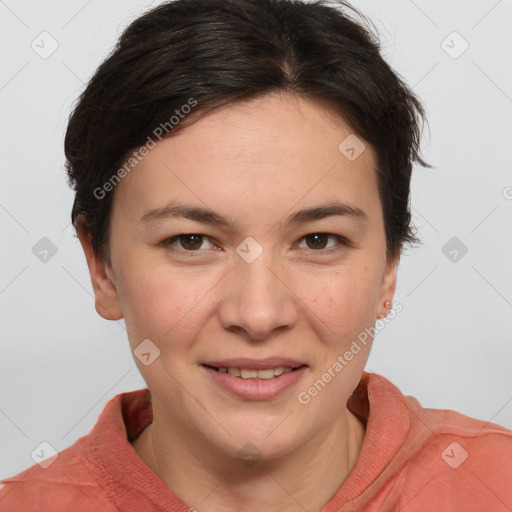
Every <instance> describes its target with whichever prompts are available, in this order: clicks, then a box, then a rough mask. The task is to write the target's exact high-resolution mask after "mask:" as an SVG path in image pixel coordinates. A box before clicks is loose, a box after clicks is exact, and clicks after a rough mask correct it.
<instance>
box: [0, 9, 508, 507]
mask: <svg viewBox="0 0 512 512" xmlns="http://www.w3.org/2000/svg"><path fill="white" fill-rule="evenodd" d="M354 14H357V13H355V11H353V10H352V9H351V8H350V6H349V5H347V4H344V3H341V2H340V3H339V8H335V7H331V6H329V5H328V4H326V3H321V2H319V3H315V4H312V3H302V2H293V1H291V0H260V1H258V2H255V1H250V0H236V1H234V0H233V1H226V0H177V1H174V2H169V3H166V4H163V5H161V6H159V7H157V8H156V9H154V10H152V11H150V12H148V13H147V14H145V15H144V16H142V17H141V18H139V19H137V20H135V21H134V22H133V23H132V24H131V25H130V26H129V27H128V28H127V29H126V31H125V32H124V33H123V35H122V36H121V38H120V41H119V43H118V45H117V47H116V49H115V51H114V52H113V53H112V54H111V55H110V56H109V57H108V58H107V59H106V60H105V62H104V63H103V64H102V65H101V66H100V67H99V68H98V70H97V72H96V74H95V75H94V77H93V78H92V79H91V81H90V83H89V84H88V86H87V88H86V90H85V91H84V93H83V94H82V95H81V97H80V101H79V102H78V104H77V106H76V108H75V110H74V112H73V114H72V116H71V118H70V121H69V125H68V130H67V134H66V140H65V147H66V157H67V171H68V175H69V179H70V183H71V185H72V186H73V188H74V190H75V192H76V197H75V203H74V206H73V212H72V220H73V224H74V226H75V227H76V230H77V233H78V236H79V239H80V242H81V244H82V247H83V250H84V253H85V255H86V258H87V263H88V266H89V271H90V276H91V281H92V285H93V288H94V293H95V300H96V310H97V312H98V313H99V314H100V315H101V316H102V317H103V318H105V319H109V320H117V319H120V318H124V320H125V322H126V327H127V332H128V338H129V342H130V346H131V349H132V351H133V354H134V357H135V361H136V363H137V365H138V367H139V369H140V372H141V374H142V376H143V378H144V379H145V382H146V383H147V386H148V389H144V390H139V391H135V392H131V393H124V394H121V395H118V396H117V397H115V398H114V399H113V400H111V401H110V402H109V403H108V405H107V406H106V407H105V409H104V411H103V413H102V414H101V416H100V418H99V420H98V422H97V424H96V426H95V427H94V429H93V430H92V432H91V433H90V434H89V435H88V436H86V437H84V438H81V439H80V440H79V441H77V442H76V443H75V444H74V445H73V446H71V447H70V448H68V449H67V450H65V451H63V452H61V453H60V454H58V455H56V456H54V457H51V458H50V459H46V460H44V461H41V463H40V464H38V465H35V466H33V467H32V468H29V469H28V470H26V471H25V472H23V473H21V474H20V475H18V476H16V477H13V478H9V479H6V480H4V488H3V489H2V494H1V495H0V505H1V506H2V510H5V511H13V510H25V511H27V510H52V511H56V510H58V511H60V510H62V511H64V510H74V511H76V510H84V511H89V510H102V511H110V510H112V511H114V510H123V511H129V510H133V511H135V510H137V511H140V510H162V511H164V510H166V511H167V510H168V511H171V510H173V511H178V510H183V511H186V510H190V511H192V510H197V511H199V512H202V511H221V510H246V511H252V510H254V511H257V510H258V511H259V510H264V509H269V510H277V511H281V510H282V511H295V510H309V511H319V510H322V511H329V512H330V511H342V510H347V511H348V510H351V511H354V510H364V511H368V510H389V511H391V510H408V511H420V510H421V511H423V510H444V511H447V510H453V511H455V510H457V511H461V510H464V511H469V510H475V511H476V510H479V511H481V510H501V509H505V508H503V507H505V506H508V507H510V506H511V505H512V490H511V486H510V477H511V476H512V432H511V431H509V430H507V429H505V428H502V427H500V426H498V425H494V424H491V423H485V422H483V421H479V420H476V419H472V418H468V417H466V416H463V415H461V414H458V413H456V412H453V411H437V410H429V409H424V408H422V407H421V405H420V404H419V403H418V402H417V401H416V400H415V399H414V398H411V397H404V396H403V395H402V394H401V393H400V391H399V390H398V389H397V388H396V387H395V386H394V385H393V384H391V383H390V382H389V381H388V380H386V379H385V378H384V377H382V376H379V375H376V374H370V373H366V372H364V367H365V363H366V361H367V359H368V356H369V352H370V348H371V345H372V338H373V334H374V332H375V325H376V322H378V321H381V322H382V321H384V320H385V319H386V317H387V316H388V315H394V314H396V312H397V311H399V310H400V305H399V304H393V295H394V291H395V286H396V270H397V264H398V261H399V257H400V253H401V250H402V248H403V246H404V245H405V244H407V243H411V242H414V241H415V238H414V235H413V233H412V229H411V225H410V218H411V216H410V210H409V187H410V177H411V169H412V165H413V163H415V162H417V163H420V164H422V165H426V163H425V162H424V161H423V160H422V159H421V157H420V155H419V139H420V122H421V120H422V118H423V117H424V113H423V109H422V107H421V104H420V103H419V101H418V100H417V98H416V97H415V96H414V95H413V94H412V92H411V91H410V90H409V89H408V88H407V86H406V85H405V84H404V83H403V82H402V81H401V80H400V79H399V78H398V76H397V75H396V74H395V73H394V72H393V71H392V70H391V69H390V67H389V66H388V65H387V64H386V63H385V62H384V60H383V59H382V57H381V56H380V54H379V48H378V45H377V43H376V42H375V41H374V40H373V39H372V37H371V35H370V33H369V32H368V31H367V29H366V28H365V27H364V25H363V24H361V22H358V21H355V19H354V17H353V15H354ZM500 507H501V508H500Z"/></svg>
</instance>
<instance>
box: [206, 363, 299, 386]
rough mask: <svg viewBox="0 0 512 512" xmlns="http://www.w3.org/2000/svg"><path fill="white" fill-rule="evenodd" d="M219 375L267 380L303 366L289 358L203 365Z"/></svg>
mask: <svg viewBox="0 0 512 512" xmlns="http://www.w3.org/2000/svg"><path fill="white" fill-rule="evenodd" d="M204 366H208V367H210V368H212V369H214V370H216V371H218V372H219V373H227V374H229V375H232V376H233V377H240V378H242V379H261V380H269V379H273V378H274V377H279V376H280V375H282V374H283V373H289V372H292V371H294V370H296V369H297V368H300V367H302V366H305V365H304V363H301V362H298V361H295V360H293V359H289V358H282V357H270V358H266V359H247V358H240V359H226V360H222V361H212V362H207V363H204Z"/></svg>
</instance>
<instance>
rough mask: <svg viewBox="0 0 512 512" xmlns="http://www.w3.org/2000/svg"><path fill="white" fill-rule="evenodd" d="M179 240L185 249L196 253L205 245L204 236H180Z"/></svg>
mask: <svg viewBox="0 0 512 512" xmlns="http://www.w3.org/2000/svg"><path fill="white" fill-rule="evenodd" d="M179 240H180V243H181V246H182V247H183V249H185V250H187V251H196V250H197V249H200V248H201V245H202V243H203V237H202V235H194V234H191V235H180V236H179Z"/></svg>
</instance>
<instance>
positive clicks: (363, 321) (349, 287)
mask: <svg viewBox="0 0 512 512" xmlns="http://www.w3.org/2000/svg"><path fill="white" fill-rule="evenodd" d="M303 289H304V293H303V295H302V297H304V299H303V303H304V305H305V306H306V308H307V310H309V311H310V312H311V313H313V315H311V314H310V315H309V316H312V317H313V318H317V323H318V322H319V321H321V322H320V324H321V327H320V328H321V329H322V332H323V333H324V339H325V336H327V338H329V339H332V340H333V344H336V345H339V344H340V341H342V342H346V340H347V339H352V338H353V337H355V336H357V334H358V333H359V332H361V331H362V330H364V329H365V327H368V326H370V325H373V323H374V322H375V318H374V309H375V304H374V302H375V300H374V297H376V296H378V289H379V281H378V278H377V276H376V275H375V274H374V273H371V272H370V271H369V270H368V268H366V267H362V268H361V269H360V270H359V271H358V270H357V269H354V268H351V269H348V268H347V269H344V270H340V271H335V272H333V273H331V274H329V276H327V277H326V278H324V279H318V278H317V279H316V280H313V281H312V280H311V279H309V280H308V281H307V282H304V285H303ZM322 326H323V327H322Z"/></svg>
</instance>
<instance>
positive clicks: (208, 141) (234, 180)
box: [116, 94, 377, 218]
mask: <svg viewBox="0 0 512 512" xmlns="http://www.w3.org/2000/svg"><path fill="white" fill-rule="evenodd" d="M347 149H348V150H349V151H348V152H347ZM354 156H355V158H354ZM374 166H375V158H374V153H373V150H372V148H371V147H369V146H368V144H365V143H364V142H363V141H362V140H361V139H360V138H359V137H357V136H356V135H355V134H354V133H353V131H352V130H351V129H350V127H349V125H348V124H347V123H346V122H345V121H344V120H343V118H341V117H340V116H339V115H337V114H335V113H334V112H332V111H330V110H329V109H328V108H326V107H324V106H322V105H320V104H318V103H316V102H313V101H310V100H307V99H304V98H302V97H298V96H294V95H288V94H279V95H268V96H264V97H259V98H257V99H254V100H250V101H247V102H243V103H236V104H232V105H229V106H227V107H224V108H222V109H220V110H218V111H215V112H213V113H211V114H209V115H207V116H206V117H204V118H202V119H200V120H199V121H196V122H195V123H193V124H191V125H189V126H187V127H186V128H184V129H183V130H182V131H180V132H178V133H177V134H176V135H173V136H170V137H167V138H165V139H163V140H161V141H160V142H158V143H157V144H156V146H155V147H154V149H152V150H151V151H149V153H148V154H147V156H145V157H144V158H143V159H142V161H141V162H140V163H139V164H138V165H137V167H136V168H135V169H134V170H133V171H132V172H131V173H129V175H128V176H126V178H124V179H123V181H122V183H120V186H118V188H119V190H117V191H116V194H118V195H119V198H118V199H117V200H116V202H118V203H120V204H121V205H122V204H123V202H124V203H129V204H130V205H131V206H132V210H133V211H134V212H135V211H136V212H137V214H140V215H139V218H140V216H141V215H143V214H144V213H145V211H147V210H148V209H150V208H158V207H162V206H164V205H165V204H167V203H168V202H169V201H170V200H175V199H177V198H180V197H182V196H186V197H187V198H188V199H192V200H193V201H194V202H195V203H196V204H202V205H203V206H205V205H208V206H211V207H215V206H217V205H222V207H223V208H227V209H230V208H235V209H237V208H238V211H239V213H242V212H244V211H245V213H246V214H251V213H255V211H254V210H251V208H252V207H255V206H258V207H261V208H263V209H264V210H265V211H268V210H276V209H279V210H281V209H283V208H286V207H288V208H291V207H292V206H293V204H296V203H298V202H301V201H302V206H304V205H306V203H307V202H308V201H310V202H311V201H312V202H316V203H318V201H319V200H322V201H324V202H325V201H328V200H333V201H334V200H346V202H348V203H354V202H357V203H359V204H357V205H356V206H357V207H360V208H365V207H366V206H368V205H369V204H371V203H372V202H374V201H375V198H376V191H377V187H376V174H375V168H374ZM326 195H328V196H329V197H326ZM188 202H190V201H188ZM244 205H245V206H244ZM215 209H216V210H218V208H215ZM143 210H144V211H143ZM260 213H261V212H260Z"/></svg>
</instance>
